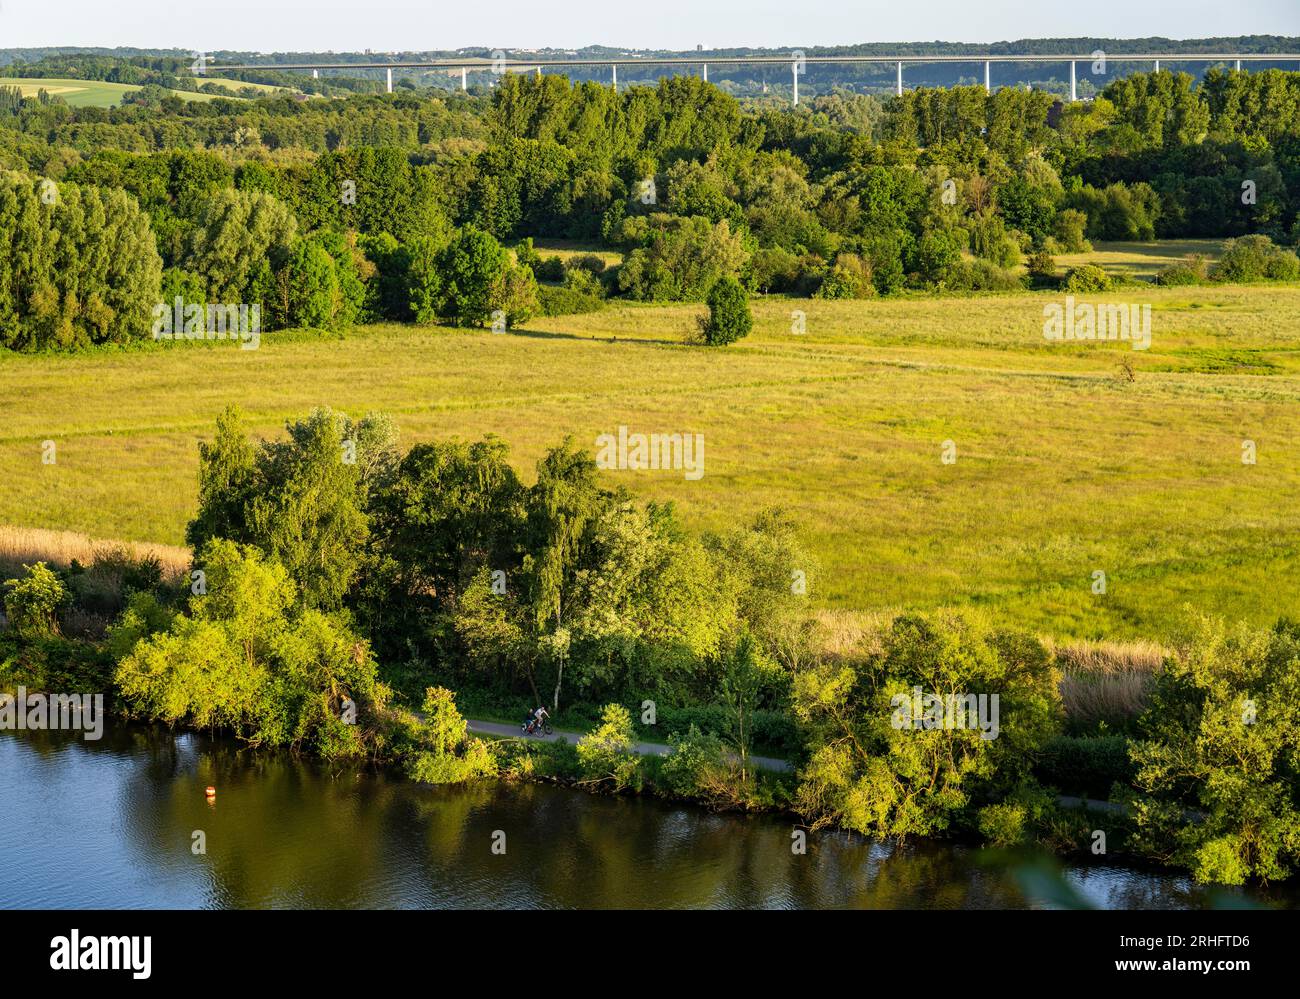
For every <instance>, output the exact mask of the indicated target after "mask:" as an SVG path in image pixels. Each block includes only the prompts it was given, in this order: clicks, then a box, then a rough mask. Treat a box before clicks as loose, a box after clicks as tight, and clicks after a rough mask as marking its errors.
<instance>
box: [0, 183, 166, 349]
mask: <svg viewBox="0 0 1300 999" xmlns="http://www.w3.org/2000/svg"><path fill="white" fill-rule="evenodd" d="M0 244H3V246H4V249H5V252H4V253H3V254H0V345H3V346H8V347H12V348H16V349H20V350H40V349H61V350H68V349H80V348H83V347H86V346H89V345H91V344H100V343H126V342H128V341H131V340H138V339H142V338H145V337H148V336H149V335H150V331H151V328H152V325H153V319H152V312H153V308H154V306H155V304H156V303H157V302H158V301H159V296H160V294H161V280H162V261H161V260H160V259H159V257H158V251H157V249H156V248H155V245H154V237H153V232H152V231H151V229H150V226H149V219H148V216H146V215H145V214H144V212H142V211H141V210H140V208H139V206H138V205H137V203H136V201H135V199H134V198H132V197H130V196H129V195H128V194H126V193H125V192H124V191H121V190H116V189H106V190H100V189H98V188H95V187H81V186H78V185H75V184H66V183H65V184H61V185H56V184H54V183H53V182H52V181H50V180H48V179H44V180H40V181H37V180H35V179H32V178H28V177H24V176H22V175H20V174H12V173H3V174H0Z"/></svg>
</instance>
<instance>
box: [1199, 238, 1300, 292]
mask: <svg viewBox="0 0 1300 999" xmlns="http://www.w3.org/2000/svg"><path fill="white" fill-rule="evenodd" d="M1211 277H1213V279H1214V280H1216V281H1300V258H1298V257H1296V255H1295V253H1293V252H1292V251H1291V250H1286V249H1283V248H1282V247H1280V246H1275V245H1273V241H1272V240H1271V239H1269V238H1268V237H1267V236H1242V237H1241V238H1240V239H1230V240H1228V241H1227V242H1226V243H1224V244H1223V256H1221V257H1220V258H1219V261H1218V263H1217V264H1216V265H1215V266H1214V269H1213V271H1212V272H1211Z"/></svg>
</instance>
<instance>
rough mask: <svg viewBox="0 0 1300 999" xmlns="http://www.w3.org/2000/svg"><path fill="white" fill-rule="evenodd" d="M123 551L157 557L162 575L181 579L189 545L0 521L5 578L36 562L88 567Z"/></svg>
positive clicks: (0, 567) (1, 571)
mask: <svg viewBox="0 0 1300 999" xmlns="http://www.w3.org/2000/svg"><path fill="white" fill-rule="evenodd" d="M123 555H125V556H127V557H129V558H131V559H133V560H135V561H137V562H138V561H143V560H145V559H149V558H153V559H156V560H157V561H158V564H159V566H160V567H161V568H162V571H163V578H164V579H167V580H168V581H171V582H175V581H177V580H179V579H181V578H182V577H183V576H185V574H186V573H188V572H189V568H190V550H189V549H188V548H179V547H177V546H175V545H160V544H153V543H150V542H143V541H103V540H96V539H94V538H91V537H89V536H87V535H85V534H78V533H77V532H75V531H51V530H46V529H44V528H40V527H16V526H14V525H12V524H0V575H3V577H4V578H6V579H13V578H17V577H18V576H21V575H22V567H23V566H24V565H31V564H33V563H35V562H45V563H46V564H47V565H50V566H57V567H58V568H60V569H68V568H71V566H72V563H73V562H74V561H75V562H78V563H80V564H81V565H83V566H86V567H88V568H89V567H91V566H94V565H95V564H96V563H100V564H104V563H105V562H108V561H117V560H120V559H121V557H122V556H123Z"/></svg>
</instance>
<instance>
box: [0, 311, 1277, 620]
mask: <svg viewBox="0 0 1300 999" xmlns="http://www.w3.org/2000/svg"><path fill="white" fill-rule="evenodd" d="M1058 297H1059V296H1056V295H1053V294H1050V293H1037V294H1030V293H1024V294H1014V295H1002V296H998V295H989V296H982V297H974V298H946V299H910V300H909V299H902V300H879V301H868V302H821V301H811V300H808V299H784V298H775V297H772V298H768V299H766V300H761V301H757V302H756V303H755V330H754V333H753V334H752V335H751V336H750V337H749V338H748V339H746V340H744V341H742V342H740V343H739V344H736V345H734V346H732V347H729V348H726V349H722V350H711V349H707V348H702V347H692V346H686V345H683V344H682V342H681V341H682V340H683V338H684V336H685V334H686V333H687V332H688V331H689V330H690V329H691V328H692V326H693V323H694V319H695V316H696V315H698V314H699V313H700V311H701V307H699V306H690V305H674V306H635V305H621V304H613V305H611V306H610V307H609V308H608V309H606V310H605V311H603V312H600V313H596V314H592V315H586V316H577V317H566V318H563V319H536V320H534V321H533V322H531V323H530V324H529V328H528V329H526V330H522V331H518V332H515V333H511V334H506V335H493V334H491V333H489V332H486V331H484V332H478V331H463V330H454V329H444V328H432V329H419V328H411V327H397V326H386V327H371V328H367V329H364V330H359V331H356V332H355V333H354V334H353V335H352V336H350V337H349V338H347V339H344V340H308V339H301V338H283V339H281V340H280V341H278V342H277V340H276V339H275V337H274V336H268V337H266V338H264V340H263V343H262V347H261V349H260V350H253V351H241V350H239V349H237V348H236V347H234V346H232V345H229V344H224V343H223V344H187V343H183V342H181V343H175V344H167V345H165V346H162V347H157V348H154V347H152V346H151V347H150V348H148V349H143V350H131V351H121V352H98V353H90V354H85V355H79V356H72V357H40V356H22V355H5V356H3V357H0V421H3V422H2V423H0V425H2V426H3V431H0V481H3V482H4V484H5V485H4V489H3V491H0V523H9V524H15V525H22V526H34V527H51V528H61V529H72V530H78V531H84V532H87V533H89V534H91V535H94V536H96V537H106V538H123V539H132V540H142V541H158V542H167V543H178V542H180V540H181V539H182V537H183V529H184V525H185V522H186V519H187V518H188V517H189V516H190V515H191V513H192V512H193V510H194V508H195V473H196V468H197V455H196V444H197V442H198V441H199V440H200V439H202V438H204V437H206V436H208V435H210V434H211V432H212V426H213V421H214V419H215V417H216V414H217V413H218V411H219V410H220V409H221V408H222V407H223V406H225V405H226V404H227V403H238V404H239V405H240V406H242V407H243V408H244V409H245V411H246V412H247V414H248V415H249V418H250V423H251V424H252V426H254V427H255V428H256V429H257V430H258V431H260V432H263V433H266V434H272V433H276V432H278V431H279V429H280V427H281V425H282V422H283V421H284V420H285V419H286V418H288V417H292V416H296V415H299V414H302V413H304V412H305V411H307V410H309V409H310V408H311V407H313V406H317V405H330V406H333V407H335V408H339V409H343V410H346V411H348V412H351V413H354V414H360V413H362V412H364V411H368V410H383V411H387V412H389V413H391V414H392V415H393V416H394V417H395V419H396V420H397V422H398V424H399V426H400V427H401V430H402V434H403V440H404V443H406V444H410V443H412V442H415V441H418V440H425V439H429V438H431V437H435V436H444V435H458V436H461V437H476V436H478V435H480V434H484V433H488V432H492V433H496V434H499V435H501V436H502V437H504V438H505V439H506V440H507V441H508V442H509V443H510V444H511V446H512V448H513V455H514V458H515V460H516V462H517V464H518V465H519V467H520V468H521V470H523V471H524V474H525V477H526V478H531V475H532V472H531V468H532V463H533V462H534V461H535V460H536V458H537V457H538V456H539V455H540V453H541V452H542V450H543V449H544V448H545V447H546V446H548V445H550V444H552V443H554V442H556V441H557V440H559V439H560V438H561V437H562V436H563V435H565V434H568V433H571V434H574V435H575V436H576V437H577V439H578V440H579V441H580V442H581V443H583V444H585V445H587V446H589V447H590V446H593V445H594V440H595V437H596V435H597V434H601V433H605V432H610V433H613V432H616V431H617V428H618V427H619V425H620V424H622V425H626V426H628V427H629V428H630V430H631V431H633V432H635V431H644V432H656V431H657V432H698V433H703V434H704V436H705V441H706V451H705V475H704V477H703V479H701V480H699V481H697V482H691V481H686V480H685V479H684V477H683V475H682V474H681V473H680V472H668V471H663V472H660V471H624V472H606V473H603V474H605V475H606V476H607V477H608V480H609V481H610V483H611V484H614V483H621V484H623V485H626V486H627V487H628V488H630V489H631V490H633V491H634V492H635V493H637V494H638V495H641V496H643V497H646V498H655V499H659V500H672V501H674V502H676V504H677V505H678V508H679V510H680V511H681V512H682V514H683V515H684V517H685V519H686V520H687V522H688V523H690V524H692V525H694V526H697V527H703V528H712V529H720V528H725V527H727V526H728V525H730V524H734V523H736V522H737V521H739V520H741V519H743V518H746V517H749V516H751V515H752V514H753V513H755V512H756V511H758V510H759V509H760V508H762V507H764V506H766V505H769V504H781V505H784V506H786V507H788V508H789V509H791V510H792V511H793V512H794V513H795V514H796V516H797V517H798V518H799V520H800V521H801V523H802V525H803V528H804V531H805V532H806V536H807V539H808V541H809V543H810V545H811V547H812V548H813V549H814V550H815V552H816V553H817V554H818V556H819V557H820V559H821V563H822V565H821V572H820V574H819V575H818V576H817V577H816V578H815V581H814V587H813V594H814V598H815V599H816V600H817V602H818V603H819V604H820V605H821V606H824V607H831V608H847V609H859V610H879V609H886V608H898V607H934V606H938V605H951V604H979V605H983V606H987V607H989V608H991V609H993V611H994V612H995V613H997V614H998V615H999V616H1001V617H1002V618H1004V619H1005V620H1007V621H1009V622H1012V621H1014V622H1017V623H1019V624H1022V625H1024V626H1026V627H1029V628H1032V629H1034V630H1037V631H1039V632H1041V633H1044V634H1049V635H1056V636H1060V637H1088V638H1102V637H1105V638H1116V639H1120V638H1137V637H1142V638H1152V639H1157V640H1161V639H1165V638H1167V637H1168V636H1169V635H1170V634H1171V633H1172V632H1173V630H1174V629H1175V627H1176V624H1177V622H1178V620H1179V618H1180V615H1181V613H1182V610H1181V609H1182V607H1183V605H1184V604H1191V605H1193V606H1195V607H1198V608H1205V609H1209V610H1215V611H1219V612H1223V613H1228V614H1233V615H1240V616H1243V617H1247V618H1251V619H1254V620H1260V621H1267V620H1271V619H1272V618H1274V617H1276V616H1277V615H1279V614H1283V613H1290V614H1296V613H1300V600H1297V597H1298V596H1300V561H1297V559H1296V553H1297V545H1298V539H1300V534H1298V532H1297V528H1298V527H1300V505H1298V504H1297V502H1296V500H1297V498H1298V497H1300V462H1297V461H1296V459H1295V454H1296V447H1297V442H1298V441H1300V288H1296V287H1269V288H1263V287H1201V288H1179V289H1158V288H1151V289H1141V290H1136V291H1132V290H1131V291H1127V292H1125V293H1123V294H1117V295H1109V296H1101V297H1100V299H1099V300H1109V301H1122V302H1140V303H1149V304H1150V305H1151V306H1152V313H1153V315H1152V346H1151V349H1150V350H1147V351H1134V350H1132V349H1131V348H1130V347H1129V346H1128V345H1127V344H1120V343H1110V344H1097V343H1093V344H1078V343H1073V344H1064V343H1051V342H1047V341H1045V340H1044V338H1043V336H1042V314H1043V306H1044V305H1045V304H1046V303H1048V302H1053V301H1057V300H1058ZM792 310H802V311H804V312H806V314H807V333H806V334H805V335H793V334H792V333H791V332H790V327H791V313H792ZM1121 358H1124V359H1128V360H1130V361H1131V362H1132V365H1133V371H1134V374H1135V380H1132V381H1130V380H1129V379H1128V377H1127V375H1126V373H1125V372H1124V371H1123V370H1122V367H1121V364H1120V360H1121ZM46 439H52V440H54V441H56V442H57V445H58V451H57V463H56V464H54V465H43V464H42V462H41V442H42V441H44V440H46ZM1247 439H1249V440H1253V441H1254V442H1255V443H1256V446H1257V449H1258V463H1257V464H1255V465H1247V464H1243V462H1242V442H1243V440H1247ZM945 440H951V441H953V442H954V443H955V444H956V447H957V461H956V463H955V464H951V465H945V464H943V463H941V461H940V456H941V448H942V445H943V442H944V441H945ZM1095 570H1102V571H1104V572H1105V573H1106V576H1107V582H1108V586H1107V592H1106V594H1105V595H1104V596H1099V595H1094V594H1093V593H1092V590H1091V585H1092V574H1093V572H1094V571H1095Z"/></svg>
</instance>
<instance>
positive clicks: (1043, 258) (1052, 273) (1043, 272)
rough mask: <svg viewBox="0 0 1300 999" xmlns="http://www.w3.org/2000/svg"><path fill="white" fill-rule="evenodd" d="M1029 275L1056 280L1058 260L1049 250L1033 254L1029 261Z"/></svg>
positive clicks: (1040, 278) (1045, 279)
mask: <svg viewBox="0 0 1300 999" xmlns="http://www.w3.org/2000/svg"><path fill="white" fill-rule="evenodd" d="M1028 270H1029V276H1030V277H1031V278H1035V279H1038V280H1042V281H1055V280H1056V261H1055V260H1054V259H1052V255H1051V254H1050V253H1048V252H1047V250H1038V251H1036V252H1035V253H1033V254H1031V255H1030V257H1029V262H1028Z"/></svg>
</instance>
